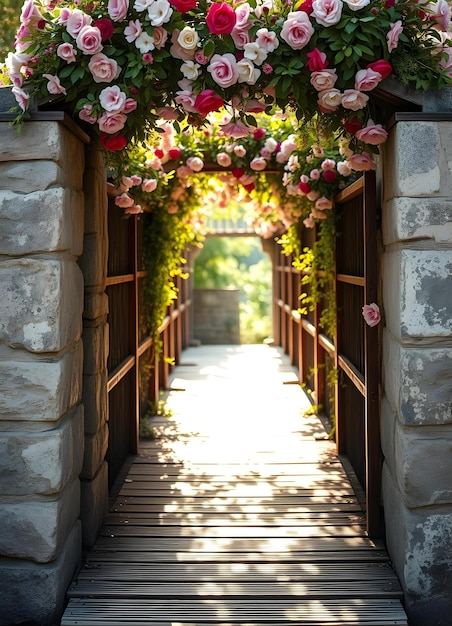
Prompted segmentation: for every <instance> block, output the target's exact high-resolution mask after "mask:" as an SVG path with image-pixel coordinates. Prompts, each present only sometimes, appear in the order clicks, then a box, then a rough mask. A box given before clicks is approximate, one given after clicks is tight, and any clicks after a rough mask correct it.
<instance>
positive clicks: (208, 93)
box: [194, 89, 224, 115]
mask: <svg viewBox="0 0 452 626" xmlns="http://www.w3.org/2000/svg"><path fill="white" fill-rule="evenodd" d="M223 104H224V100H223V98H222V97H221V96H219V95H217V94H216V93H215V92H214V91H213V90H212V89H204V91H201V93H199V94H198V95H197V96H196V100H195V105H194V106H195V109H196V111H197V112H198V113H200V114H201V115H207V113H211V112H212V111H218V109H221V107H222V106H223Z"/></svg>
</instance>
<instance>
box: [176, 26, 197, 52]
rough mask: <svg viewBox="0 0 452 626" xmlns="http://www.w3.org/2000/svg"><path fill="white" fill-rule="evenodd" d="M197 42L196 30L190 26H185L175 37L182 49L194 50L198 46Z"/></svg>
mask: <svg viewBox="0 0 452 626" xmlns="http://www.w3.org/2000/svg"><path fill="white" fill-rule="evenodd" d="M198 42H199V35H198V33H197V32H196V30H195V29H194V28H192V27H191V26H185V28H183V29H182V30H181V31H180V33H179V35H178V37H177V43H178V44H179V45H180V46H181V47H182V48H183V49H184V50H195V49H196V48H197V46H198Z"/></svg>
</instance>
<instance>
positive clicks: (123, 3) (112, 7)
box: [108, 0, 129, 22]
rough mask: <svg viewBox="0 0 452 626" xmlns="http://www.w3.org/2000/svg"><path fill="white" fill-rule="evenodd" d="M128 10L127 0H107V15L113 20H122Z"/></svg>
mask: <svg viewBox="0 0 452 626" xmlns="http://www.w3.org/2000/svg"><path fill="white" fill-rule="evenodd" d="M128 10H129V0H108V15H109V16H110V17H111V19H112V20H113V21H114V22H120V21H121V20H123V19H124V18H125V17H126V15H127V11H128Z"/></svg>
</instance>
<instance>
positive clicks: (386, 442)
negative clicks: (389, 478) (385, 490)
mask: <svg viewBox="0 0 452 626" xmlns="http://www.w3.org/2000/svg"><path fill="white" fill-rule="evenodd" d="M396 423H397V414H396V413H395V411H394V410H393V408H392V407H391V405H390V404H389V402H388V399H387V397H386V396H385V395H384V396H383V398H382V401H381V411H380V436H381V449H382V452H383V456H384V458H385V462H386V463H387V465H388V467H389V468H390V470H391V472H392V473H393V474H394V472H395V427H396Z"/></svg>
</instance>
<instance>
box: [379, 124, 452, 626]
mask: <svg viewBox="0 0 452 626" xmlns="http://www.w3.org/2000/svg"><path fill="white" fill-rule="evenodd" d="M431 119H432V121H400V122H398V123H397V124H396V125H395V126H394V128H393V129H392V131H391V134H390V139H389V142H388V143H387V145H386V146H385V149H384V155H383V156H384V159H383V162H384V172H383V182H384V189H383V239H384V255H383V268H382V269H383V307H384V312H385V329H384V345H383V386H384V393H383V399H382V447H383V453H384V466H383V497H384V508H385V515H386V532H387V542H388V548H389V551H390V554H391V557H392V559H393V561H394V564H395V567H396V570H397V573H398V575H399V577H400V580H401V582H402V585H403V588H404V591H405V601H406V605H407V610H408V613H409V616H410V626H417V625H419V626H421V625H422V626H435V625H440V624H441V625H444V626H445V625H446V624H447V625H449V624H450V623H451V617H450V616H451V614H452V176H451V167H452V121H439V118H437V119H438V121H435V116H431Z"/></svg>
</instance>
